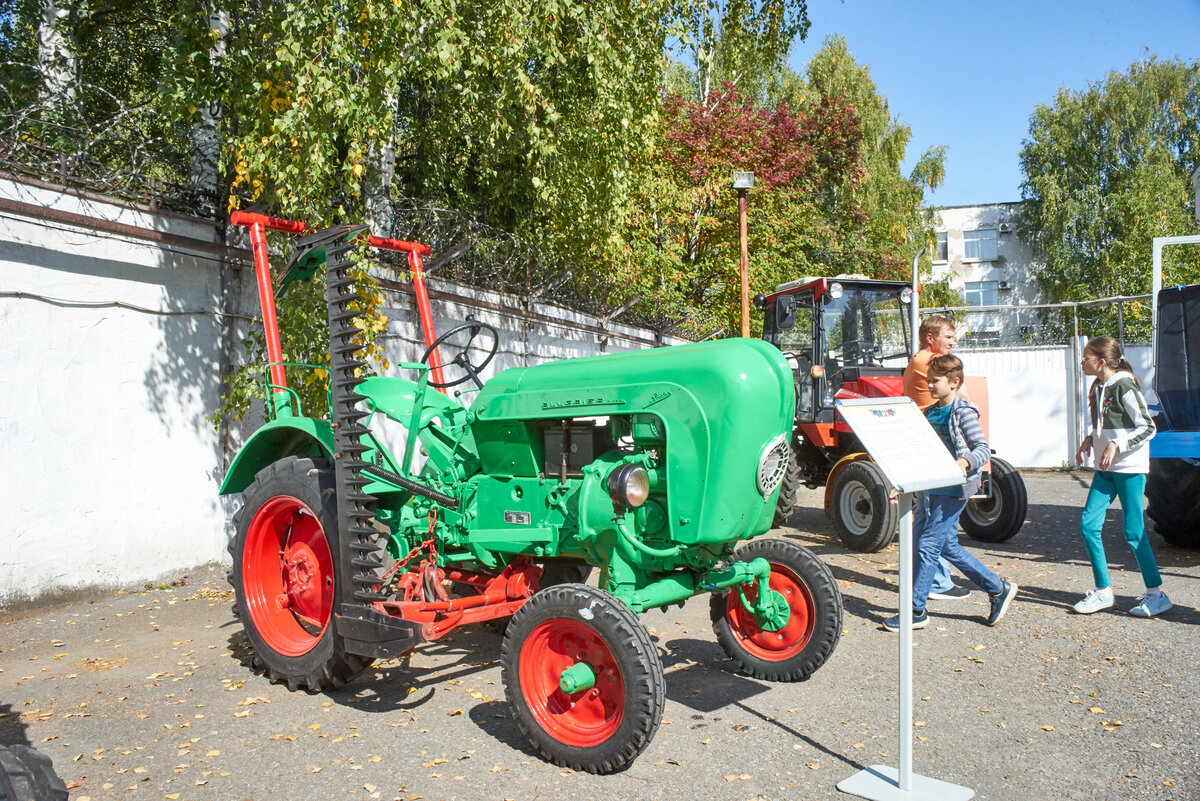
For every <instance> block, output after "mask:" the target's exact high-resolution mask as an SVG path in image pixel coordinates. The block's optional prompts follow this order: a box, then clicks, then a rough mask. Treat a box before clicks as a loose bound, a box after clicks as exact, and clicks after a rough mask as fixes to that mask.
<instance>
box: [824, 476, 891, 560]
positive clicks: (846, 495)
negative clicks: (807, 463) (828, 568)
mask: <svg viewBox="0 0 1200 801" xmlns="http://www.w3.org/2000/svg"><path fill="white" fill-rule="evenodd" d="M829 496H830V499H829V505H830V509H829V511H830V514H831V516H832V517H833V527H834V529H835V530H836V531H837V533H838V536H839V537H841V538H842V542H843V543H845V544H846V547H847V548H849V549H850V550H852V551H859V552H861V553H874V552H875V551H881V550H883V549H884V548H886V547H887V546H888V544H889V543H891V541H892V539H893V538H895V536H896V524H897V523H898V522H899V520H900V507H899V506H898V505H897V504H894V503H890V502H889V500H888V482H887V479H885V478H884V477H883V471H882V470H880V469H879V465H877V464H875V463H874V462H871V461H866V460H863V461H859V462H851V463H850V464H848V465H845V466H843V467H842V468H841V469H840V470H838V471H837V472H836V473H835V474H834V476H833V482H832V483H831V484H830V486H829Z"/></svg>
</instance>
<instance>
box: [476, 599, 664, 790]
mask: <svg viewBox="0 0 1200 801" xmlns="http://www.w3.org/2000/svg"><path fill="white" fill-rule="evenodd" d="M572 639H574V642H572ZM576 649H578V651H576ZM500 662H501V674H500V675H501V679H502V681H503V683H504V692H505V695H506V696H507V697H508V703H509V704H510V705H511V706H512V708H513V710H514V711H515V713H516V718H517V724H518V725H519V726H520V727H521V731H523V732H525V736H526V737H528V738H529V741H530V743H532V745H533V747H534V748H535V749H536V750H537V751H538V752H539V753H541V754H542V755H543V756H544V757H546V759H548V760H550V761H551V762H553V763H555V764H556V765H562V766H565V767H569V768H571V769H572V770H585V771H587V772H588V773H612V772H614V771H618V770H622V769H624V768H626V767H628V766H629V764H630V763H631V762H633V760H634V759H635V758H637V756H638V754H640V753H642V751H644V750H645V749H646V746H647V745H649V744H650V740H651V739H653V737H654V733H655V732H656V731H658V726H659V723H660V722H661V721H662V716H663V708H664V707H665V705H666V679H665V678H664V677H663V669H662V662H660V661H659V658H658V650H657V649H656V648H655V646H654V643H653V642H652V641H651V639H650V633H649V632H648V631H646V627H645V626H643V625H642V623H641V621H640V620H638V617H637V615H635V614H634V613H633V612H632V611H631V610H630V609H629V607H628V606H626V605H625V604H623V603H622V602H621V601H619V600H617V598H616V597H615V596H613V595H612V594H611V593H609V592H607V591H605V590H601V589H597V588H596V587H588V586H586V585H583V584H561V585H559V586H556V587H550V588H547V589H544V590H541V591H540V592H538V593H537V594H535V595H534V596H533V597H532V598H530V599H529V600H528V601H526V602H525V605H524V606H522V607H521V608H520V609H519V610H517V613H516V614H515V615H513V619H512V623H511V624H509V627H508V631H507V632H506V633H505V635H504V644H503V646H502V648H501V651H500ZM580 663H586V664H588V665H589V668H590V669H592V670H593V671H594V673H595V677H596V682H595V686H594V687H591V688H588V689H584V690H581V691H579V692H577V693H572V694H570V695H568V694H567V693H565V692H563V690H562V689H561V688H560V687H559V686H558V685H557V684H556V682H557V681H558V680H559V678H558V677H559V676H561V674H562V670H563V669H565V668H568V667H571V666H572V665H575V664H580Z"/></svg>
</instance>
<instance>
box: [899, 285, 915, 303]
mask: <svg viewBox="0 0 1200 801" xmlns="http://www.w3.org/2000/svg"><path fill="white" fill-rule="evenodd" d="M900 302H901V303H911V302H912V287H911V286H906V287H904V289H901V290H900Z"/></svg>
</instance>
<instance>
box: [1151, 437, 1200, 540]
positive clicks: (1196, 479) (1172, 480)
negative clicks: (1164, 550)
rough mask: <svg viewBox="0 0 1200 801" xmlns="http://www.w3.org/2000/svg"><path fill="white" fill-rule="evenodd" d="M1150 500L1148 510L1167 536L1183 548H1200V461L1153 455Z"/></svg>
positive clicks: (1167, 538)
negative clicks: (1157, 457)
mask: <svg viewBox="0 0 1200 801" xmlns="http://www.w3.org/2000/svg"><path fill="white" fill-rule="evenodd" d="M1146 500H1147V502H1148V503H1147V508H1146V514H1148V515H1150V519H1151V520H1153V521H1154V530H1155V531H1157V532H1158V533H1159V534H1160V535H1161V536H1162V538H1163V539H1164V540H1166V541H1167V542H1169V543H1171V544H1172V545H1177V546H1179V547H1180V548H1200V465H1195V464H1192V463H1191V462H1186V461H1184V460H1183V459H1151V460H1150V474H1149V475H1148V476H1146Z"/></svg>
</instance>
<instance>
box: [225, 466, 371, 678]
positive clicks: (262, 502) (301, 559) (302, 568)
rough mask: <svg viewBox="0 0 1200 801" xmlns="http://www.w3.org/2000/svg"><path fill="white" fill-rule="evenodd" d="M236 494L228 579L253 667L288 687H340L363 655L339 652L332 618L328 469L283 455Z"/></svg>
mask: <svg viewBox="0 0 1200 801" xmlns="http://www.w3.org/2000/svg"><path fill="white" fill-rule="evenodd" d="M242 498H243V501H244V503H243V506H242V508H241V509H240V510H238V512H237V514H236V515H234V519H233V522H234V527H235V529H236V534H235V536H234V539H233V542H232V543H231V545H230V551H231V552H232V555H233V576H232V578H233V589H234V592H235V594H236V596H237V606H238V611H239V613H240V616H241V618H242V625H243V626H244V627H245V631H246V638H247V639H248V640H249V641H250V644H251V645H252V646H254V664H255V666H257V667H263V668H265V669H266V672H267V676H268V677H269V678H270V679H271V681H277V682H286V683H287V686H288V689H290V690H295V689H297V688H300V687H304V688H307V689H308V690H309V691H311V692H318V691H321V690H328V689H333V688H334V687H340V686H342V685H343V684H345V683H346V682H348V681H350V680H352V679H353V678H354V677H355V676H357V675H358V674H359V673H361V672H362V671H363V670H365V669H366V668H367V666H368V665H370V664H371V660H370V659H368V658H366V657H362V656H358V655H355V654H350V653H346V650H345V644H344V640H343V638H342V637H341V636H340V635H339V634H338V633H337V626H336V623H335V621H334V619H333V609H334V605H335V603H336V602H337V592H336V581H337V575H338V573H337V567H338V561H339V558H340V552H339V550H338V547H337V540H336V536H337V533H336V532H337V502H336V500H335V498H336V492H335V488H334V477H333V469H332V468H331V467H330V466H329V465H328V464H327V463H325V462H323V461H317V460H314V459H308V458H303V457H298V456H289V457H287V458H286V459H280V460H279V461H278V462H275V463H274V464H271V465H268V466H267V467H265V468H263V469H262V470H260V471H259V473H258V475H257V476H255V478H254V482H253V483H252V484H250V486H249V487H247V488H246V490H245V492H244V493H243V494H242Z"/></svg>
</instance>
